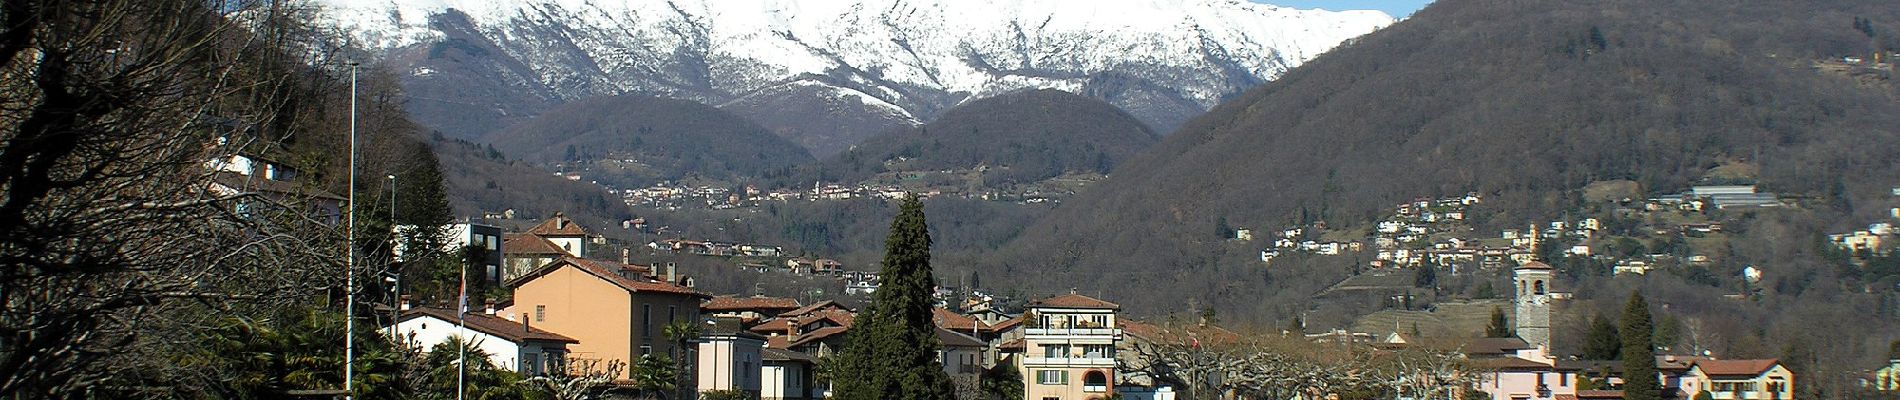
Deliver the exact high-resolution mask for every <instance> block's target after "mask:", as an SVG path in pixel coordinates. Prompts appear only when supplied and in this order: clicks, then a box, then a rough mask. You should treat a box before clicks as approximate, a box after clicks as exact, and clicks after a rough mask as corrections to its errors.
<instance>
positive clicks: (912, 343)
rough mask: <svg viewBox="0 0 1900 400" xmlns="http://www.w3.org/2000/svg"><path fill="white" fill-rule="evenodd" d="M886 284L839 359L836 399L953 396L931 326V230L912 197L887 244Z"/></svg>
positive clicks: (942, 399) (901, 209)
mask: <svg viewBox="0 0 1900 400" xmlns="http://www.w3.org/2000/svg"><path fill="white" fill-rule="evenodd" d="M880 276H881V280H882V283H883V284H882V285H880V286H879V287H878V290H877V293H876V294H874V295H873V296H874V297H872V302H871V306H870V309H869V310H867V311H866V312H865V313H864V314H863V315H860V316H859V317H858V320H857V324H856V326H854V327H852V329H851V330H852V332H851V336H850V338H848V339H847V340H846V343H845V349H844V353H843V354H841V355H840V357H839V359H838V365H837V371H836V372H835V373H834V375H835V376H834V378H835V381H833V382H832V384H833V388H834V389H835V390H836V396H835V398H837V399H840V400H871V399H887V398H889V399H938V400H949V399H952V398H954V396H955V394H956V393H955V388H954V387H953V385H952V383H951V381H950V376H949V375H948V374H945V373H944V372H943V366H942V364H941V363H939V362H938V361H937V356H936V353H937V348H938V347H939V343H938V342H937V335H936V332H935V329H936V326H935V325H934V324H933V323H932V322H931V307H932V305H931V304H932V302H931V298H930V295H931V291H932V288H931V287H932V283H933V281H934V279H933V278H932V277H931V274H930V232H929V227H928V224H927V223H926V222H925V221H924V205H923V202H921V201H919V200H918V199H917V196H915V195H912V196H909V197H907V198H905V199H904V201H903V204H902V205H901V206H899V208H898V212H897V218H896V220H894V221H892V222H891V236H890V238H889V239H886V240H885V242H884V266H883V269H882V270H880Z"/></svg>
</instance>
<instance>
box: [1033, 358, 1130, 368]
mask: <svg viewBox="0 0 1900 400" xmlns="http://www.w3.org/2000/svg"><path fill="white" fill-rule="evenodd" d="M1023 365H1033V366H1057V365H1060V366H1075V367H1113V366H1115V359H1114V358H1082V357H1024V358H1023Z"/></svg>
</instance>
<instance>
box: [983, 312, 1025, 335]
mask: <svg viewBox="0 0 1900 400" xmlns="http://www.w3.org/2000/svg"><path fill="white" fill-rule="evenodd" d="M1022 324H1023V316H1021V315H1018V316H1015V317H1010V319H1006V320H1003V322H997V323H996V324H995V325H990V330H992V331H996V332H1002V331H1007V330H1010V328H1015V327H1017V326H1021V325H1022Z"/></svg>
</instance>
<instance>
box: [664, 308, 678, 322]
mask: <svg viewBox="0 0 1900 400" xmlns="http://www.w3.org/2000/svg"><path fill="white" fill-rule="evenodd" d="M679 308H680V306H666V323H669V324H671V323H673V321H678V320H679Z"/></svg>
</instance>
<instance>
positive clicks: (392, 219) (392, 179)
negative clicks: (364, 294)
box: [385, 174, 414, 329]
mask: <svg viewBox="0 0 1900 400" xmlns="http://www.w3.org/2000/svg"><path fill="white" fill-rule="evenodd" d="M399 226H401V225H398V224H397V223H396V174H389V234H390V241H391V242H396V241H400V240H402V233H401V232H402V230H401V229H398V227H399ZM395 245H396V243H390V248H392V249H393V248H395ZM411 251H414V250H411ZM390 263H391V264H394V265H393V267H394V268H392V269H393V270H394V271H393V272H394V275H395V278H394V279H390V282H391V283H394V284H395V285H396V292H395V294H392V295H390V296H391V298H392V299H394V300H393V301H390V302H389V305H390V306H391V307H390V308H392V309H394V310H393V311H390V312H389V314H390V315H389V326H391V327H394V326H396V321H400V320H402V264H401V262H400V261H397V260H396V258H395V257H390ZM385 279H388V278H385ZM392 329H393V328H392Z"/></svg>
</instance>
